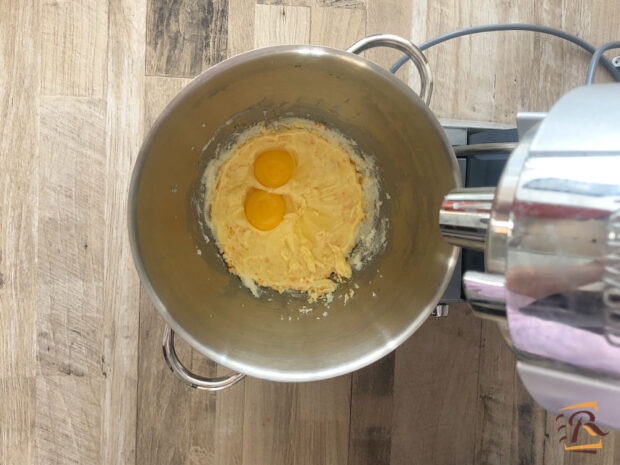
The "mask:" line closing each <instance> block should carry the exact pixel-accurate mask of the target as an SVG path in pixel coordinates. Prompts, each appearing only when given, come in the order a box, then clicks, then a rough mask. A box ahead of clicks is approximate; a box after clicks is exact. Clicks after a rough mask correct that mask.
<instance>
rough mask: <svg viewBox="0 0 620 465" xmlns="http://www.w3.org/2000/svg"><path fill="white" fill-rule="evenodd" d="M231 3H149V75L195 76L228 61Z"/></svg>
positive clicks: (185, 0)
mask: <svg viewBox="0 0 620 465" xmlns="http://www.w3.org/2000/svg"><path fill="white" fill-rule="evenodd" d="M227 30H228V0H174V1H168V0H149V1H148V10H147V27H146V73H147V75H160V76H176V77H194V76H195V75H197V74H199V73H200V72H201V71H202V70H204V69H206V68H208V67H209V66H211V65H213V64H215V63H218V62H219V61H221V60H223V59H224V58H226V54H227V49H228V44H227Z"/></svg>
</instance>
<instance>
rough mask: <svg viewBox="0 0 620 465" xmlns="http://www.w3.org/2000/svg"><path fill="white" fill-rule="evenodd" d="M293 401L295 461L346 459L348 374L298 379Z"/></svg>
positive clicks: (311, 463) (331, 463)
mask: <svg viewBox="0 0 620 465" xmlns="http://www.w3.org/2000/svg"><path fill="white" fill-rule="evenodd" d="M296 400H297V402H296V405H295V420H296V423H295V429H294V432H295V438H294V440H295V463H296V464H300V465H301V464H308V465H340V464H345V463H347V459H348V454H349V451H348V448H349V419H350V411H351V376H350V375H346V376H340V377H338V378H333V379H329V380H325V381H318V382H314V383H300V384H299V385H298V389H297V399H296Z"/></svg>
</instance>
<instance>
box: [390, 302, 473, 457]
mask: <svg viewBox="0 0 620 465" xmlns="http://www.w3.org/2000/svg"><path fill="white" fill-rule="evenodd" d="M479 357H480V320H478V318H476V317H475V316H473V315H472V313H471V311H470V310H469V308H468V307H467V306H466V305H463V304H461V305H453V306H451V308H450V315H449V316H448V317H447V318H429V320H428V321H426V323H424V325H423V326H422V327H421V328H420V330H419V331H418V332H416V333H415V334H414V335H413V336H412V337H411V338H410V339H409V340H408V341H407V342H405V343H404V344H403V345H402V346H401V347H399V348H398V349H396V366H395V375H394V426H393V437H392V455H391V458H392V462H391V463H393V464H398V465H400V464H427V463H433V464H435V463H437V464H451V463H454V464H463V465H464V464H475V465H478V464H479V462H476V461H475V460H474V447H475V442H476V437H477V427H476V413H475V412H476V401H477V398H478V395H479V392H478V367H479Z"/></svg>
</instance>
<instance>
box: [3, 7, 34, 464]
mask: <svg viewBox="0 0 620 465" xmlns="http://www.w3.org/2000/svg"><path fill="white" fill-rule="evenodd" d="M39 8H40V4H39V2H38V1H21V0H16V1H8V2H6V1H5V2H4V3H3V4H2V14H0V63H1V64H2V65H1V66H0V69H1V71H0V73H1V75H2V85H0V121H1V124H0V166H2V169H1V170H0V196H2V202H1V203H0V399H1V400H0V463H2V464H3V465H4V464H7V465H22V464H30V463H34V462H35V456H34V438H35V414H36V411H35V408H36V403H35V395H36V392H35V381H36V380H35V374H36V353H35V352H36V345H35V334H36V298H37V294H36V292H37V265H36V254H37V215H36V211H37V204H38V196H37V186H38V179H39V173H38V163H37V156H38V145H37V133H38V130H39V98H40V81H39V72H40V59H41V55H40V50H41V29H40V17H39Z"/></svg>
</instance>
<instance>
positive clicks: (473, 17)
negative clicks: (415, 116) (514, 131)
mask: <svg viewBox="0 0 620 465" xmlns="http://www.w3.org/2000/svg"><path fill="white" fill-rule="evenodd" d="M381 3H382V4H383V2H381ZM369 8H370V4H369ZM619 14H620V5H618V2H598V3H597V4H596V5H591V3H590V2H587V1H583V0H582V1H578V2H574V3H571V6H570V8H567V7H566V4H564V3H562V2H559V1H556V0H545V1H543V2H535V1H534V0H527V1H524V2H519V3H518V4H515V5H508V4H505V3H498V2H493V1H491V0H483V1H482V2H480V1H475V2H474V1H472V0H468V1H466V2H461V3H460V4H459V8H454V5H453V3H452V2H450V1H448V0H440V1H437V2H413V18H414V19H413V28H412V40H413V41H414V42H415V43H420V42H422V41H424V40H428V39H430V38H432V37H436V36H438V35H440V34H443V33H446V32H449V31H451V30H454V29H458V28H461V27H467V26H471V25H475V24H490V23H506V22H529V23H535V24H545V25H548V26H552V27H558V28H561V29H564V30H566V31H567V32H570V33H573V34H576V35H578V36H580V37H582V38H584V39H585V40H587V41H589V42H591V43H593V44H601V43H603V42H606V41H609V40H613V37H615V36H614V33H615V30H614V29H613V26H611V25H610V24H609V21H607V20H606V18H611V17H617V16H618V15H619ZM372 16H373V15H372V14H371V12H370V9H369V25H370V18H371V17H372ZM599 26H600V27H599ZM616 29H617V28H616ZM369 32H372V31H371V29H370V27H369ZM426 55H427V57H428V59H429V62H430V64H431V67H432V69H433V71H434V77H435V90H434V97H433V100H432V105H431V108H432V109H433V110H434V111H435V113H436V114H438V116H440V117H447V118H459V119H476V120H492V121H497V122H508V123H514V120H515V115H516V112H517V111H547V110H548V109H549V108H550V106H551V105H552V104H553V103H555V102H556V101H557V100H558V99H559V98H560V97H561V96H562V95H563V94H564V93H566V92H567V91H568V90H570V89H572V88H574V87H576V86H579V85H583V82H584V79H585V71H586V69H587V65H588V61H589V54H588V53H586V52H584V51H583V50H582V49H580V48H579V47H577V46H575V45H573V44H570V43H568V42H566V41H563V40H561V39H559V38H555V37H551V36H547V35H541V34H537V33H532V32H491V33H484V34H478V35H475V36H469V37H462V38H458V39H454V40H451V41H448V42H444V43H442V44H440V45H438V46H436V47H433V48H432V49H430V50H428V51H427V52H426ZM599 77H600V79H601V80H609V77H607V76H606V73H605V72H603V71H601V72H600V76H599ZM412 79H413V78H412ZM410 82H412V85H413V81H410ZM457 82H458V83H459V84H458V85H455V83H457Z"/></svg>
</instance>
